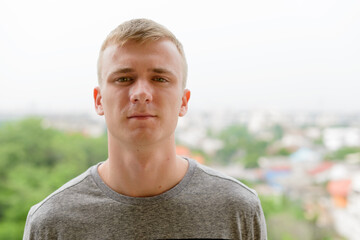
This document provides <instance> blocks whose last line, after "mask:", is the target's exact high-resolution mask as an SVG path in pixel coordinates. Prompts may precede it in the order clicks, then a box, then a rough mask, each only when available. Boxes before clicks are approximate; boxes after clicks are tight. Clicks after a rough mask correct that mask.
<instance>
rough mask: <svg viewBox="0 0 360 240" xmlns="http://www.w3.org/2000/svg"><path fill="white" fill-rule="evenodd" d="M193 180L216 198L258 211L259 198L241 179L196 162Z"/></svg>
mask: <svg viewBox="0 0 360 240" xmlns="http://www.w3.org/2000/svg"><path fill="white" fill-rule="evenodd" d="M196 166H197V167H196V170H195V174H194V177H193V178H194V179H193V181H195V182H197V183H198V184H196V185H198V186H199V187H200V188H204V189H206V191H207V192H208V193H210V194H212V195H214V196H218V198H221V199H225V200H226V201H227V202H228V203H229V204H231V203H234V204H236V205H239V204H241V205H242V207H244V208H243V209H249V210H250V209H251V210H256V211H260V208H261V206H260V200H259V197H258V195H257V193H256V191H255V190H253V189H251V188H250V187H248V186H246V185H245V184H243V183H242V182H241V181H239V180H237V179H235V178H233V177H230V176H228V175H226V174H224V173H222V172H220V171H218V170H215V169H213V168H210V167H207V166H204V165H202V164H199V163H196Z"/></svg>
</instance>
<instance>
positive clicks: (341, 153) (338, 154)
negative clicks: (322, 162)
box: [326, 147, 360, 161]
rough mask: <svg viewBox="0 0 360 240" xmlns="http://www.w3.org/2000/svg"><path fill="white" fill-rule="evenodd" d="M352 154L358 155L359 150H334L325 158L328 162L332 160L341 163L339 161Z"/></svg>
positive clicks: (347, 148) (354, 148)
mask: <svg viewBox="0 0 360 240" xmlns="http://www.w3.org/2000/svg"><path fill="white" fill-rule="evenodd" d="M353 153H360V148H359V147H343V148H340V149H338V150H336V151H335V152H333V153H331V154H329V155H328V156H327V157H326V158H327V159H329V160H334V161H336V160H337V161H339V160H340V161H341V160H344V159H345V158H346V156H347V155H349V154H353Z"/></svg>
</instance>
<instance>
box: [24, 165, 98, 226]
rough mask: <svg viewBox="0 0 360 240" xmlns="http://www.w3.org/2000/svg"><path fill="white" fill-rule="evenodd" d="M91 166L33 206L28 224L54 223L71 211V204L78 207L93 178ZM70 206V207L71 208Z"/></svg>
mask: <svg viewBox="0 0 360 240" xmlns="http://www.w3.org/2000/svg"><path fill="white" fill-rule="evenodd" d="M90 172H91V168H90V169H88V170H87V171H86V172H84V173H82V174H81V175H79V176H77V177H76V178H74V179H72V180H70V181H69V182H67V183H65V184H64V185H63V186H61V187H60V188H59V189H57V190H56V191H55V192H53V193H51V194H50V195H49V196H47V197H46V198H45V199H44V200H42V201H41V202H39V203H38V204H36V205H34V206H32V207H31V209H30V211H29V213H28V217H27V223H26V224H27V225H28V224H31V225H42V224H43V223H46V224H52V223H53V222H57V221H58V220H59V218H61V215H65V214H66V213H67V211H71V206H73V207H76V203H77V202H78V201H77V199H78V200H81V198H82V196H81V195H83V194H85V192H87V191H88V189H89V183H91V182H92V180H91V173H90ZM69 207H70V208H69Z"/></svg>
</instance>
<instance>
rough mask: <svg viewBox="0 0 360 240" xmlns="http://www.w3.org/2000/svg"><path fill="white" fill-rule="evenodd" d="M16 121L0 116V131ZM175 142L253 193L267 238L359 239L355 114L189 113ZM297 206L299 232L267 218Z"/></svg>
mask: <svg viewBox="0 0 360 240" xmlns="http://www.w3.org/2000/svg"><path fill="white" fill-rule="evenodd" d="M16 118H17V116H8V115H2V116H1V117H0V126H1V123H2V122H6V121H9V120H11V119H16ZM42 119H43V120H42V126H43V127H44V128H55V129H59V130H61V131H65V132H80V133H82V134H83V135H85V136H88V137H99V136H101V135H103V134H104V133H105V132H106V126H105V123H104V119H103V118H100V117H95V116H93V117H91V116H89V115H86V114H84V115H61V116H59V115H52V116H49V115H44V116H42ZM176 142H177V152H178V154H180V155H187V156H190V157H192V158H194V159H196V160H197V161H199V162H201V163H203V164H206V165H209V166H211V167H213V168H216V169H218V170H220V171H222V172H224V173H226V174H228V175H230V176H232V177H234V178H237V179H239V180H241V181H244V183H246V184H248V185H249V186H250V187H252V188H254V189H255V190H256V191H257V192H258V194H259V196H260V198H261V200H262V202H263V208H264V212H265V214H266V218H267V224H268V228H269V229H268V230H269V239H349V240H355V239H359V236H360V113H357V114H354V113H352V114H351V113H347V114H345V113H342V114H339V113H320V112H303V113H299V112H296V113H284V112H276V111H237V112H233V111H226V110H223V111H221V110H219V111H216V112H214V111H212V112H206V111H204V112H190V113H189V114H188V115H187V116H186V117H184V118H182V119H180V120H179V124H178V127H177V130H176ZM101 160H102V159H100V160H99V161H101ZM269 199H271V201H272V202H271V204H270V205H271V207H269V206H268V205H267V203H268V201H269ZM284 199H286V200H284ZM295 203H296V204H297V205H298V206H299V209H300V210H301V213H300V215H301V216H302V217H299V219H304V221H305V222H306V223H307V224H305V226H303V225H301V223H300V220H294V221H295V222H296V224H294V225H295V226H290V225H286V224H288V222H289V219H288V218H284V219H282V216H283V214H281V211H280V210H279V211H278V212H279V214H275V215H272V216H270V215H267V213H268V212H271V211H273V212H274V211H275V210H274V209H277V208H279V209H281V208H282V207H284V206H285V205H286V206H289V205H294V204H295ZM270 208H271V209H270ZM295 215H296V214H295ZM281 227H283V228H285V230H284V231H285V232H286V231H291V228H293V231H292V232H291V233H289V235H288V238H286V237H284V235H281V236H280V235H277V233H276V232H280V230H279V229H280V228H281ZM296 231H300V232H301V233H299V234H297V235H298V236H297V237H298V238H297V237H296V236H293V235H294V232H295V233H296ZM321 231H323V232H325V233H324V234H321V233H319V232H321ZM270 232H271V233H270ZM279 234H280V233H279ZM291 234H293V235H291Z"/></svg>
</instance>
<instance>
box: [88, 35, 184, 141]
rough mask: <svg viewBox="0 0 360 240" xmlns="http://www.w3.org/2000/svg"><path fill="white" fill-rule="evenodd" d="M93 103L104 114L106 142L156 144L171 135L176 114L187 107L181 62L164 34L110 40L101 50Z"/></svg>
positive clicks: (182, 113)
mask: <svg viewBox="0 0 360 240" xmlns="http://www.w3.org/2000/svg"><path fill="white" fill-rule="evenodd" d="M101 60H102V65H101V83H100V86H99V87H97V88H95V89H94V99H95V108H96V111H97V113H98V114H99V115H105V120H106V124H107V127H108V136H109V141H113V140H114V141H118V142H120V143H128V144H143V145H145V144H154V143H160V142H162V141H171V140H173V139H174V132H175V128H176V125H177V120H178V117H179V116H184V115H185V114H186V112H187V107H188V100H189V97H190V91H189V90H187V89H183V87H182V79H183V69H182V67H183V63H182V58H181V56H180V53H179V52H178V50H177V48H176V46H175V45H174V44H173V43H172V42H171V41H170V40H167V39H160V40H157V41H150V42H147V43H143V44H139V43H136V42H133V41H129V42H126V43H125V44H124V45H123V46H121V47H120V46H118V45H110V46H108V47H107V48H106V49H105V50H104V52H103V55H102V59H101Z"/></svg>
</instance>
